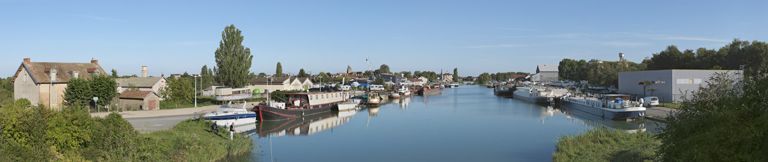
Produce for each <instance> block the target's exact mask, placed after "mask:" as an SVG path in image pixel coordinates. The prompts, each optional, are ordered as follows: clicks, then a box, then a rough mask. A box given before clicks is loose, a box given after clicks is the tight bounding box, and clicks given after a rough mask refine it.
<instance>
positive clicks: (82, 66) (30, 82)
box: [13, 58, 107, 110]
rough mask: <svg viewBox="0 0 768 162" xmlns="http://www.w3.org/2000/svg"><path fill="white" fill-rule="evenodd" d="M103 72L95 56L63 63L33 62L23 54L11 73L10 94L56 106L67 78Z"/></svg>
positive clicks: (64, 88) (84, 77) (60, 104)
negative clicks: (85, 60)
mask: <svg viewBox="0 0 768 162" xmlns="http://www.w3.org/2000/svg"><path fill="white" fill-rule="evenodd" d="M106 74H107V73H106V72H105V71H104V69H102V68H101V65H99V61H98V60H96V59H92V60H91V61H90V62H88V63H62V62H32V59H30V58H24V60H23V61H22V62H21V65H19V68H18V70H17V71H16V74H14V76H13V89H14V92H13V98H14V99H17V100H18V99H22V98H23V99H27V100H29V101H30V102H31V103H32V105H43V106H46V107H49V108H52V109H56V110H58V109H61V107H62V105H63V103H64V91H65V90H66V88H67V84H68V83H69V80H70V79H75V78H83V79H89V78H90V77H91V76H93V75H106Z"/></svg>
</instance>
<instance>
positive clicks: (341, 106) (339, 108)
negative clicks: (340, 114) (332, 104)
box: [336, 103, 357, 111]
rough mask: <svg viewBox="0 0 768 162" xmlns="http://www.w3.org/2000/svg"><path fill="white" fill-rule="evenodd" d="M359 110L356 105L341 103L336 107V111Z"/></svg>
mask: <svg viewBox="0 0 768 162" xmlns="http://www.w3.org/2000/svg"><path fill="white" fill-rule="evenodd" d="M356 108H357V104H354V103H340V104H338V105H336V111H350V110H354V109H356Z"/></svg>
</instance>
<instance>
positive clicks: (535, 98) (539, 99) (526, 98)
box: [513, 93, 549, 104]
mask: <svg viewBox="0 0 768 162" xmlns="http://www.w3.org/2000/svg"><path fill="white" fill-rule="evenodd" d="M513 98H515V99H520V100H523V101H526V102H531V103H537V104H547V103H549V99H548V98H546V97H541V96H526V95H520V94H517V93H514V97H513Z"/></svg>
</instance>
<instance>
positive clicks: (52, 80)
mask: <svg viewBox="0 0 768 162" xmlns="http://www.w3.org/2000/svg"><path fill="white" fill-rule="evenodd" d="M48 73H49V74H48V75H49V76H50V77H51V83H53V82H56V67H52V68H51V70H50V71H49V72H48Z"/></svg>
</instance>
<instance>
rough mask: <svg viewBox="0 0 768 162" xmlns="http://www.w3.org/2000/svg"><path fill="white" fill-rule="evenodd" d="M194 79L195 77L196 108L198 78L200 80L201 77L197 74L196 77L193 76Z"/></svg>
mask: <svg viewBox="0 0 768 162" xmlns="http://www.w3.org/2000/svg"><path fill="white" fill-rule="evenodd" d="M192 77H194V80H195V81H194V82H195V107H197V78H199V77H200V75H197V74H195V75H192Z"/></svg>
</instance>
